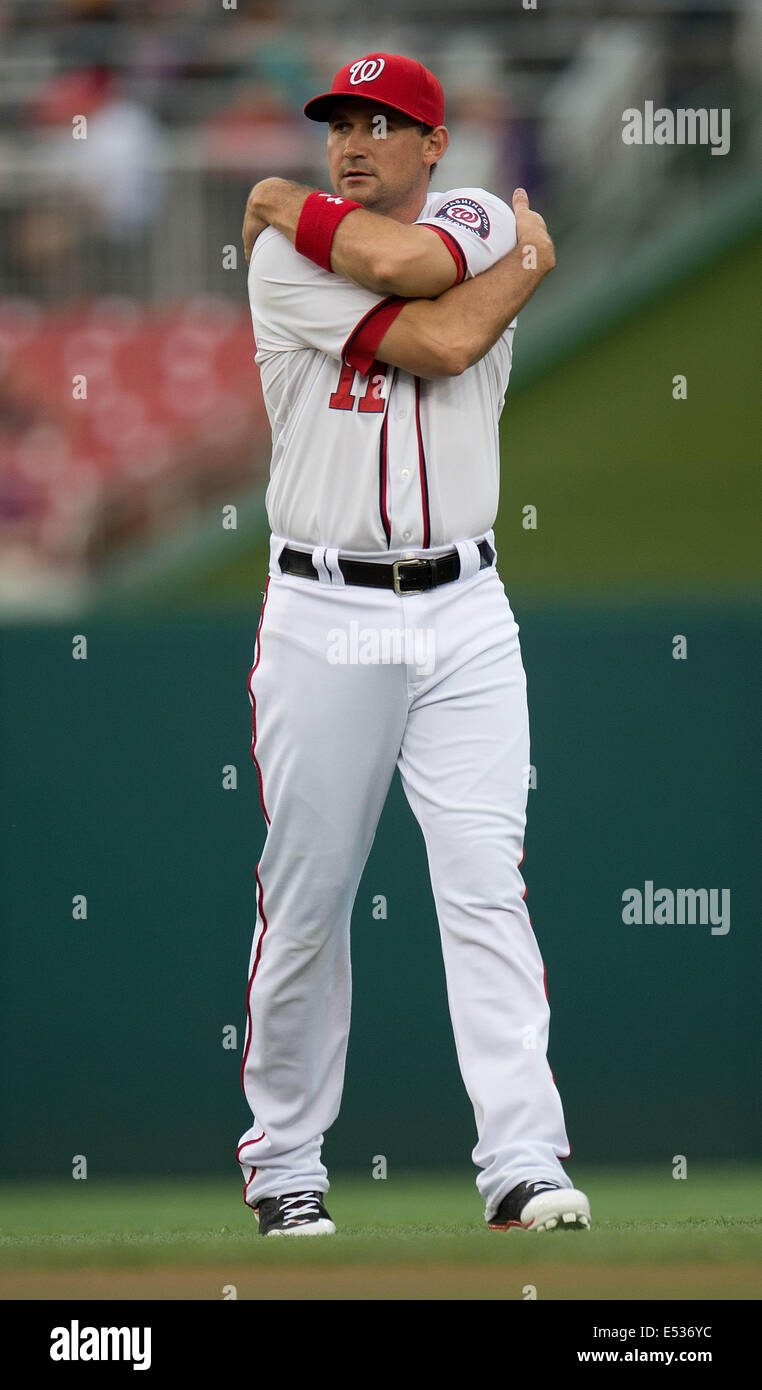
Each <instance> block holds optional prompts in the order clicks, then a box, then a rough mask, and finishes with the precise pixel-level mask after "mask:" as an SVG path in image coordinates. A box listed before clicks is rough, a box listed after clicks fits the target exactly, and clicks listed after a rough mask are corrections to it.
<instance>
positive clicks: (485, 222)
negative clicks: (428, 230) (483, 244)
mask: <svg viewBox="0 0 762 1390" xmlns="http://www.w3.org/2000/svg"><path fill="white" fill-rule="evenodd" d="M434 216H435V217H446V218H448V219H449V221H450V222H457V223H458V224H459V226H461V227H468V228H469V230H470V231H472V232H476V235H477V236H480V237H488V236H489V218H488V216H487V214H486V212H485V211H484V208H483V207H482V205H481V203H476V202H474V199H473V198H453V200H452V202H450V203H445V205H444V207H442V208H440V209H439V212H437V213H435V214H434Z"/></svg>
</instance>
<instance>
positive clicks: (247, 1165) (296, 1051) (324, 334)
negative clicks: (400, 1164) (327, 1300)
mask: <svg viewBox="0 0 762 1390" xmlns="http://www.w3.org/2000/svg"><path fill="white" fill-rule="evenodd" d="M305 114H306V115H307V116H308V117H309V118H310V119H311V120H314V121H322V122H325V123H327V130H328V136H327V155H328V165H329V172H330V181H331V184H332V187H333V190H334V191H333V193H327V192H325V191H320V190H314V189H309V188H304V187H302V186H300V185H297V184H294V183H291V182H288V181H286V180H282V179H277V178H276V179H265V180H263V181H262V182H261V183H259V184H257V185H256V186H255V188H253V189H252V192H251V194H250V195H249V199H248V202H247V208H246V216H245V221H244V233H243V234H244V246H245V249H246V253H247V257H248V258H249V298H250V304H251V314H252V323H253V328H254V337H255V340H256V347H257V352H256V358H255V361H256V363H257V364H258V366H259V370H260V373H261V378H262V388H263V392H264V398H265V403H266V407H267V411H268V416H269V419H270V423H271V426H272V434H273V446H272V463H271V475H270V483H269V487H268V490H267V497H266V505H267V512H268V519H269V523H270V527H271V542H270V565H269V576H268V580H267V585H266V589H265V594H264V602H263V604H262V612H261V618H260V621H259V628H258V631H257V636H256V644H255V650H254V659H253V665H252V668H251V671H250V673H249V679H248V692H249V698H250V701H251V708H252V726H253V727H252V749H251V751H252V758H253V760H254V764H255V767H256V770H257V775H258V779H259V790H260V795H261V801H262V810H263V813H264V817H265V821H266V824H267V837H266V842H265V846H264V849H263V852H262V856H261V859H260V862H259V864H258V866H257V870H256V885H257V889H256V898H257V914H256V927H255V931H254V937H253V941H252V948H251V956H250V961H249V980H248V991H247V997H246V1009H247V1023H246V1041H245V1048H244V1055H243V1061H242V1067H241V1084H242V1086H243V1090H244V1094H245V1096H246V1099H247V1101H248V1103H249V1106H250V1108H251V1113H252V1123H251V1126H250V1127H249V1128H248V1129H247V1130H246V1132H245V1134H243V1135H242V1137H241V1139H240V1142H239V1145H238V1148H237V1151H236V1156H237V1160H238V1163H239V1165H240V1168H241V1172H242V1174H243V1178H244V1200H245V1202H246V1203H247V1204H248V1205H249V1206H250V1207H251V1208H252V1209H253V1210H254V1212H255V1213H257V1215H258V1218H259V1230H260V1232H261V1234H262V1235H313V1234H330V1233H332V1232H333V1231H334V1230H335V1226H334V1223H333V1221H332V1220H331V1217H330V1215H329V1213H328V1211H327V1209H326V1207H325V1205H324V1201H323V1198H324V1197H325V1194H326V1193H327V1191H328V1187H329V1183H328V1175H327V1171H326V1168H325V1166H324V1164H323V1163H322V1161H321V1146H322V1142H323V1137H324V1133H325V1131H326V1130H327V1129H328V1127H329V1126H330V1125H331V1124H332V1123H333V1122H334V1120H335V1119H336V1117H337V1115H338V1112H339V1105H340V1100H341V1094H342V1088H343V1080H344V1064H345V1057H346V1050H347V1041H348V1033H349V1021H350V998H351V976H350V945H349V939H350V932H349V928H350V917H351V912H352V906H353V902H354V898H355V894H356V892H357V888H358V884H359V881H360V876H361V874H362V871H363V868H364V866H365V863H366V860H367V857H368V854H369V852H370V848H371V844H372V842H373V837H374V834H375V830H376V826H377V823H378V819H379V816H380V814H381V810H382V808H383V805H384V801H385V799H386V795H387V791H388V788H389V784H390V782H391V779H392V775H393V773H394V769H395V767H397V768H398V769H399V773H400V777H401V780H402V785H403V787H404V790H405V794H406V796H407V799H408V801H409V804H410V806H411V808H412V810H413V812H414V814H415V816H416V818H417V820H418V822H419V824H420V826H421V828H422V831H423V835H424V838H425V842H426V850H427V855H428V863H429V871H430V875H431V883H432V889H433V894H434V899H435V903H436V909H437V916H438V921H439V929H440V935H441V942H442V951H443V958H444V965H445V973H446V980H447V994H448V1002H449V1008H450V1016H451V1019H452V1026H453V1031H454V1037H455V1043H456V1048H457V1055H458V1061H459V1065H460V1069H461V1073H462V1076H463V1081H464V1083H465V1086H466V1089H467V1091H468V1094H469V1097H470V1099H471V1102H472V1104H473V1108H474V1116H475V1120H476V1131H477V1136H478V1138H477V1143H476V1146H475V1148H474V1150H473V1155H472V1156H473V1160H474V1163H475V1164H476V1166H477V1168H478V1170H479V1171H478V1174H477V1179H476V1183H477V1188H478V1190H479V1192H480V1194H481V1196H482V1198H483V1200H484V1204H485V1218H486V1221H487V1223H488V1225H489V1227H490V1229H491V1230H505V1229H507V1228H509V1227H511V1226H521V1227H524V1228H525V1229H531V1230H544V1229H553V1228H555V1229H585V1228H587V1227H589V1225H590V1208H589V1203H588V1200H587V1197H586V1196H585V1194H584V1193H583V1192H580V1191H578V1190H577V1189H576V1188H575V1187H574V1186H573V1185H572V1183H571V1181H570V1179H569V1178H568V1176H567V1175H566V1173H565V1170H564V1168H563V1167H562V1161H563V1160H564V1159H565V1158H568V1156H569V1153H570V1148H569V1141H568V1139H567V1136H566V1131H565V1126H564V1117H563V1110H562V1105H561V1099H560V1096H559V1093H558V1090H557V1088H556V1085H555V1082H554V1078H553V1075H552V1073H551V1070H550V1067H549V1064H548V1060H547V1055H546V1052H547V1042H548V1027H549V1005H548V998H547V992H546V988H545V971H544V966H543V961H542V957H541V955H540V951H539V947H538V944H537V941H536V938H535V935H534V932H533V929H532V925H531V922H530V919H529V914H528V912H527V908H526V903H525V901H524V899H525V896H526V889H525V885H524V882H523V879H522V876H521V872H520V867H521V863H522V860H523V853H524V849H523V844H524V828H525V823H526V804H527V788H526V781H527V779H526V772H527V768H528V765H529V762H530V753H529V731H528V716H527V703H526V677H525V674H524V670H523V666H522V660H521V653H520V648H519V641H518V626H517V624H516V621H515V618H514V616H513V613H512V610H511V606H510V603H509V600H508V598H507V596H506V593H505V590H504V588H503V585H502V583H501V580H500V578H499V575H498V572H497V568H496V554H495V541H494V534H493V530H492V527H493V523H494V518H495V514H496V511H497V504H498V485H499V463H500V461H499V444H498V420H499V417H500V412H501V410H502V406H503V401H504V396H505V391H506V387H507V384H508V377H509V373H510V368H511V353H512V343H513V335H514V331H515V326H516V314H517V313H518V311H519V309H520V308H521V307H522V306H523V305H524V304H525V303H526V301H527V300H528V299H529V297H530V295H531V294H532V293H533V291H534V290H535V289H536V287H537V285H538V284H539V283H540V281H541V280H542V279H543V277H544V276H545V275H546V274H547V272H548V271H549V270H550V269H552V267H553V265H554V264H555V259H554V252H553V247H552V243H551V240H550V238H549V236H548V233H547V229H546V227H545V223H544V221H543V219H542V218H541V217H540V216H539V215H538V214H537V213H535V212H532V211H531V210H530V208H529V203H528V199H527V195H526V193H525V192H524V191H523V190H516V192H515V193H514V196H513V208H512V209H511V208H510V207H508V206H507V205H506V204H505V203H504V202H502V201H501V200H500V199H499V198H497V197H495V195H494V194H492V193H490V192H486V191H485V190H483V189H480V188H454V189H450V190H448V191H447V192H445V193H439V192H432V191H430V177H431V171H432V169H433V168H434V166H435V165H436V164H437V162H438V161H439V160H440V159H441V157H442V155H443V154H444V153H445V150H446V148H447V144H448V139H449V137H448V132H447V129H446V127H445V124H444V115H445V112H444V96H443V92H442V88H441V86H440V84H439V82H438V81H437V79H436V77H434V75H433V74H432V73H431V72H429V71H428V70H427V69H426V68H424V67H423V66H422V65H421V64H420V63H418V62H415V61H413V60H412V59H410V58H407V57H402V56H400V55H397V54H389V53H376V54H370V55H367V56H365V57H363V58H359V59H357V60H356V61H355V62H352V63H349V64H348V65H347V66H346V67H344V68H342V69H341V71H340V72H339V73H337V75H336V78H335V79H334V82H333V86H332V88H331V91H330V92H328V93H324V94H322V95H321V96H318V97H315V98H314V99H313V100H312V101H310V102H308V103H307V105H306V107H305ZM412 929H413V928H412V924H411V930H412ZM400 968H404V963H401V967H400Z"/></svg>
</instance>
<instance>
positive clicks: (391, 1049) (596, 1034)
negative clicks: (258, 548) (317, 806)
mask: <svg viewBox="0 0 762 1390" xmlns="http://www.w3.org/2000/svg"><path fill="white" fill-rule="evenodd" d="M263 585H264V575H262V576H261V583H260V589H259V592H257V593H255V594H254V595H253V596H252V601H251V607H250V611H249V612H248V613H247V612H245V611H239V612H237V613H235V614H233V615H227V616H225V615H222V614H217V615H215V616H203V615H196V616H189V615H186V616H179V615H175V616H169V615H166V616H163V617H158V616H157V617H152V618H148V617H145V618H142V619H131V620H124V621H122V622H121V623H116V622H110V621H106V620H104V619H96V618H92V619H90V620H88V622H87V623H86V624H85V625H83V626H76V625H74V626H73V625H71V624H63V625H55V626H50V625H45V626H39V627H36V628H28V627H17V628H15V629H8V630H6V631H5V633H4V634H3V642H2V690H1V693H2V708H3V720H2V774H3V783H4V789H5V795H4V801H3V826H2V856H3V895H2V896H3V917H4V921H5V926H4V931H3V949H2V1116H3V1143H2V1160H1V1164H2V1167H1V1171H2V1173H3V1174H4V1175H22V1176H29V1175H35V1174H48V1175H56V1174H61V1175H66V1174H67V1173H69V1172H71V1167H72V1159H73V1156H74V1155H78V1154H82V1155H85V1157H86V1158H87V1162H88V1176H90V1177H95V1176H96V1175H102V1176H104V1175H114V1174H122V1173H141V1172H146V1173H148V1172H150V1173H173V1172H186V1173H191V1172H207V1173H220V1174H222V1173H225V1172H230V1173H231V1175H232V1176H233V1177H235V1174H236V1171H237V1170H235V1168H234V1166H233V1164H234V1160H233V1151H234V1146H235V1143H236V1140H237V1138H238V1136H239V1135H240V1133H241V1132H242V1131H243V1129H244V1128H245V1126H246V1124H247V1123H248V1119H247V1111H246V1107H245V1104H244V1101H243V1098H242V1095H241V1091H240V1085H239V1070H240V1063H241V1049H242V1045H243V1026H244V993H245V985H246V974H247V965H248V952H249V943H250V936H251V931H252V927H253V922H254V866H255V862H256V859H257V856H258V852H259V850H260V847H261V844H262V839H263V830H264V826H263V822H262V817H261V813H260V809H259V800H258V793H257V779H256V774H255V771H254V768H253V766H252V764H251V761H250V707H249V701H248V696H247V692H246V677H247V673H248V670H249V666H250V662H251V656H252V651H253V646H254V640H255V633H256V626H257V620H258V614H259V603H260V601H261V587H263ZM514 608H515V611H516V616H517V618H518V621H519V623H520V627H521V640H522V647H523V652H524V661H525V665H526V669H527V673H528V681H529V694H530V708H531V718H532V739H533V743H532V757H533V762H534V764H535V765H536V768H537V787H536V789H533V790H532V791H531V792H530V801H529V826H528V832H527V840H526V859H525V863H524V868H523V872H524V875H525V879H526V882H527V885H528V898H527V902H528V906H529V909H530V913H531V917H532V922H533V925H534V929H535V931H536V934H537V937H538V940H539V943H540V947H541V950H542V953H543V957H544V960H545V962H546V967H547V982H548V990H549V995H550V1002H551V1008H552V1025H551V1045H550V1062H551V1066H552V1068H553V1072H554V1074H555V1077H556V1081H557V1083H558V1085H559V1088H560V1090H561V1093H562V1096H563V1099H564V1103H565V1108H566V1116H567V1124H568V1130H569V1135H570V1138H571V1142H572V1161H573V1162H577V1163H579V1164H580V1165H584V1163H585V1161H591V1162H592V1161H596V1162H597V1161H610V1160H617V1159H620V1158H621V1159H623V1160H624V1159H627V1160H631V1159H632V1160H655V1161H663V1162H664V1163H670V1162H671V1160H672V1158H673V1156H674V1155H676V1154H684V1155H686V1157H687V1159H688V1162H689V1163H690V1161H691V1158H694V1159H696V1160H699V1159H701V1160H716V1159H726V1158H733V1159H751V1158H753V1157H754V1156H755V1155H757V1154H758V1152H759V1118H758V1117H759V1112H758V1108H757V1107H756V1105H755V1101H756V1090H757V1086H756V1082H757V1076H758V1069H759V1066H758V1034H759V1029H758V1021H757V1012H758V1011H757V1008H756V993H757V991H756V989H755V987H754V983H753V981H754V972H753V964H754V960H755V958H756V953H757V942H758V933H759V916H760V914H759V905H758V896H759V893H758V887H757V886H756V884H755V871H756V858H755V830H754V827H755V811H756V797H755V793H756V792H757V787H756V784H755V777H754V772H753V758H752V750H753V748H754V744H755V734H756V729H757V724H758V706H757V700H756V696H755V693H754V690H755V678H756V677H758V674H759V672H758V657H756V655H755V653H756V652H757V651H758V626H759V625H758V611H757V610H756V609H755V608H754V607H753V606H751V605H743V604H740V603H734V604H732V605H730V604H725V605H723V604H720V603H717V604H715V605H714V606H713V607H712V606H710V605H708V604H707V603H702V604H700V605H699V604H697V603H695V602H689V601H688V600H684V599H680V598H677V597H675V598H673V599H671V600H665V599H662V600H660V601H656V600H654V601H653V602H649V603H647V602H645V601H641V602H640V603H635V602H633V603H632V604H630V605H627V604H624V605H620V606H619V607H618V608H617V609H615V610H614V609H607V608H605V607H604V606H602V605H600V604H598V605H587V606H584V605H581V604H576V605H571V604H566V605H561V606H557V605H554V604H550V603H546V604H542V603H540V602H539V601H536V600H531V601H530V600H529V599H526V600H523V599H514ZM78 634H81V635H84V636H86V637H87V658H86V659H85V660H81V659H80V660H75V659H73V657H72V639H73V638H74V637H75V636H76V635H78ZM678 634H679V635H682V636H684V637H685V638H686V640H687V655H686V658H685V659H681V660H675V659H674V656H673V650H674V646H673V643H674V638H675V636H676V635H678ZM231 765H232V766H233V767H235V768H236V770H237V788H236V789H229V790H225V789H223V785H222V781H223V768H224V767H230V766H231ZM648 881H650V882H652V883H653V884H654V885H655V887H656V888H659V887H668V888H670V889H672V890H677V889H678V888H701V887H703V888H706V889H707V890H709V889H712V888H715V889H728V890H729V891H730V919H729V929H728V930H726V931H724V932H722V933H720V932H713V931H712V928H711V925H700V924H698V923H697V924H694V925H689V924H684V925H649V924H642V925H640V926H638V925H629V924H628V925H626V924H625V923H624V922H623V920H622V894H623V892H624V891H625V890H626V889H628V888H639V889H641V890H643V891H645V884H646V883H647V882H648ZM379 894H383V895H384V896H385V898H386V900H387V917H386V920H376V919H374V916H373V913H372V901H373V898H374V897H375V896H376V895H379ZM76 895H85V897H86V899H87V917H86V919H84V920H83V919H81V918H77V917H75V916H73V900H74V898H75V896H76ZM353 960H354V979H355V993H354V1006H353V1007H354V1013H353V1027H352V1035H351V1042H350V1050H349V1062H348V1075H347V1083H346V1090H345V1096H344V1104H343V1109H342V1114H341V1116H340V1119H339V1120H338V1122H337V1123H336V1125H335V1126H334V1128H333V1129H332V1130H331V1132H330V1133H329V1135H328V1137H327V1140H326V1154H327V1157H328V1159H329V1161H330V1162H331V1163H332V1164H334V1165H341V1166H353V1167H360V1168H366V1167H369V1165H370V1164H371V1162H372V1160H373V1158H374V1156H376V1155H379V1154H383V1155H384V1156H385V1157H386V1159H387V1162H388V1165H389V1169H390V1171H391V1168H392V1166H393V1165H397V1166H399V1167H406V1168H407V1167H411V1166H416V1165H427V1166H430V1165H435V1166H447V1165H454V1164H458V1163H463V1162H466V1163H467V1162H468V1160H469V1155H470V1152H471V1149H472V1147H473V1144H474V1142H475V1132H474V1123H473V1118H472V1115H471V1111H470V1106H469V1103H468V1100H467V1098H466V1096H465V1093H464V1090H463V1087H462V1083H461V1081H460V1078H459V1074H458V1069H457V1062H456V1057H455V1050H454V1046H453V1043H452V1039H451V1034H450V1028H449V1021H448V1016H447V1006H446V997H445V987H444V977H443V969H442V964H441V957H440V952H439V945H438V937H437V924H436V917H435V912H434V907H433V901H432V898H431V893H430V889H429V885H428V878H427V871H426V862H425V856H424V852H423V845H422V840H421V836H420V832H419V830H418V827H417V825H416V823H415V821H414V819H413V817H412V815H411V814H410V812H409V811H408V809H407V806H406V804H405V803H404V798H403V796H402V792H401V789H400V787H399V785H398V783H397V782H396V780H395V784H394V785H393V788H392V792H391V794H390V799H389V802H388V804H387V808H386V810H385V812H384V815H383V817H382V821H381V825H380V828H379V833H378V836H377V839H376V843H375V846H374V848H373V851H372V854H371V857H370V860H369V863H368V866H367V869H366V872H365V875H364V877H363V881H362V885H361V888H360V892H359V895H358V899H357V903H356V909H355V914H354V919H353ZM228 1025H233V1026H234V1027H235V1028H236V1029H237V1040H236V1046H235V1047H234V1048H232V1049H226V1048H224V1047H223V1030H224V1029H225V1028H226V1026H228ZM570 1171H574V1170H572V1169H570Z"/></svg>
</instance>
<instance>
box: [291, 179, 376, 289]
mask: <svg viewBox="0 0 762 1390" xmlns="http://www.w3.org/2000/svg"><path fill="white" fill-rule="evenodd" d="M361 207H362V203H353V202H352V201H351V199H349V198H339V197H338V196H337V195H336V194H334V193H310V195H309V197H308V198H307V200H306V202H305V204H304V207H303V208H302V211H301V213H300V215H299V221H298V222H297V224H296V237H295V238H294V246H295V247H296V250H297V251H298V252H299V254H300V255H301V256H306V257H307V259H308V260H310V261H314V262H315V264H316V265H319V266H322V268H323V270H330V269H331V243H332V242H333V238H334V234H335V231H336V228H337V227H338V225H339V223H340V222H341V220H342V218H343V217H346V215H347V213H348V212H353V211H354V209H355V208H361Z"/></svg>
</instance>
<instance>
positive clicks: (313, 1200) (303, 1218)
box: [254, 1192, 336, 1236]
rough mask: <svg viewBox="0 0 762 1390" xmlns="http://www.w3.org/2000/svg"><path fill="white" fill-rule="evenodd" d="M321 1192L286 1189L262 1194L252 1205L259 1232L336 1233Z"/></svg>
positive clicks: (263, 1233) (280, 1233) (268, 1234)
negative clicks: (281, 1192)
mask: <svg viewBox="0 0 762 1390" xmlns="http://www.w3.org/2000/svg"><path fill="white" fill-rule="evenodd" d="M322 1196H323V1194H322V1192H287V1193H286V1194H285V1195H284V1196H283V1197H262V1198H260V1200H259V1202H258V1204H257V1206H256V1207H255V1208H254V1214H255V1215H256V1216H258V1217H259V1234H260V1235H261V1236H332V1235H335V1233H336V1227H335V1226H334V1224H333V1222H332V1220H331V1218H330V1216H329V1215H328V1212H327V1211H326V1209H325V1207H324V1206H323V1203H322V1201H321V1198H322Z"/></svg>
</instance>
